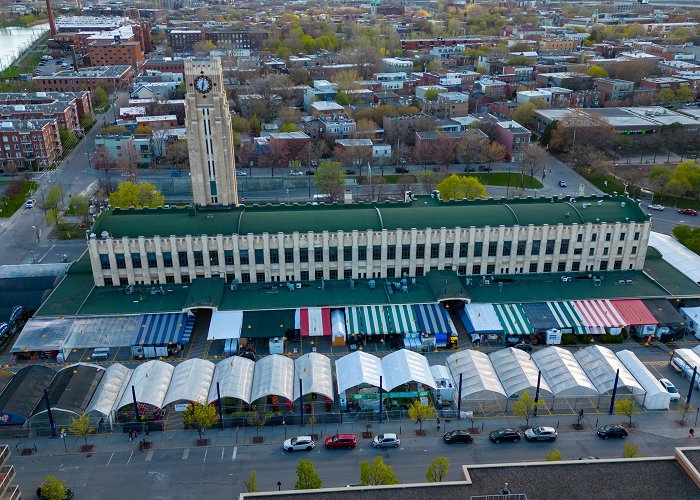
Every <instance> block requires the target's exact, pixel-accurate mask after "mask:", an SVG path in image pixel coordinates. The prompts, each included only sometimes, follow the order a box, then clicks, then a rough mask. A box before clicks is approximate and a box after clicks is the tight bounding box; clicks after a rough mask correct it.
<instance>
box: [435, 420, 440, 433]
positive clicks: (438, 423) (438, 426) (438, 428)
mask: <svg viewBox="0 0 700 500" xmlns="http://www.w3.org/2000/svg"><path fill="white" fill-rule="evenodd" d="M436 422H437V430H438V432H440V417H437V421H436Z"/></svg>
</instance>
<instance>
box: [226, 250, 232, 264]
mask: <svg viewBox="0 0 700 500" xmlns="http://www.w3.org/2000/svg"><path fill="white" fill-rule="evenodd" d="M224 259H225V260H226V265H227V266H232V265H233V250H224Z"/></svg>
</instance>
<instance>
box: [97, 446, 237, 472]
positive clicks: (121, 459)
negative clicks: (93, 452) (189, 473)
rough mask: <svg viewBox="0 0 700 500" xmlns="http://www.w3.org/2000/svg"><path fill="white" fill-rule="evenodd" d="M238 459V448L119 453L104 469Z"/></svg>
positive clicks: (110, 457)
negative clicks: (148, 463)
mask: <svg viewBox="0 0 700 500" xmlns="http://www.w3.org/2000/svg"><path fill="white" fill-rule="evenodd" d="M237 459H238V446H208V447H201V448H200V447H196V446H195V447H191V448H189V447H188V448H165V449H153V450H148V451H144V452H139V451H121V452H119V451H117V452H114V453H112V454H111V455H110V456H109V457H107V459H106V460H105V463H104V467H110V468H111V467H133V466H137V467H138V466H139V464H143V463H145V462H150V463H152V464H160V463H171V464H172V463H174V462H175V463H177V462H180V463H183V462H186V463H190V464H202V466H204V465H206V464H215V463H231V462H236V460H237Z"/></svg>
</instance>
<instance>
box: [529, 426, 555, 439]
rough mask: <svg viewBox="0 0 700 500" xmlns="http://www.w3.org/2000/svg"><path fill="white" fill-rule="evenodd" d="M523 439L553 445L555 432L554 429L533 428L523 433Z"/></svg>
mask: <svg viewBox="0 0 700 500" xmlns="http://www.w3.org/2000/svg"><path fill="white" fill-rule="evenodd" d="M525 439H527V440H528V441H549V442H550V443H553V442H554V440H556V439H557V431H556V429H555V428H554V427H535V428H534V429H528V430H526V431H525Z"/></svg>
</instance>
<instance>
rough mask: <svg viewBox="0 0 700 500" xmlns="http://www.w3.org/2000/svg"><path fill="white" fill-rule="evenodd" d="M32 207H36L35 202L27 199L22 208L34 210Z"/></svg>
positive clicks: (32, 199)
mask: <svg viewBox="0 0 700 500" xmlns="http://www.w3.org/2000/svg"><path fill="white" fill-rule="evenodd" d="M34 205H36V200H35V199H34V198H29V199H28V200H27V202H26V203H25V204H24V208H34Z"/></svg>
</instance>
